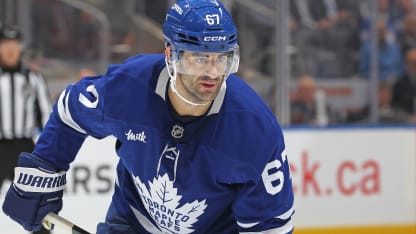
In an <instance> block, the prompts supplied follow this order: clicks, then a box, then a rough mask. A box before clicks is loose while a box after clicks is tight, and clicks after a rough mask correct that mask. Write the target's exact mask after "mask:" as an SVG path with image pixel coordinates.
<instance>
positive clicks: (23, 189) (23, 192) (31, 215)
mask: <svg viewBox="0 0 416 234" xmlns="http://www.w3.org/2000/svg"><path fill="white" fill-rule="evenodd" d="M65 184H66V177H65V171H61V172H56V170H55V168H54V167H53V166H52V165H50V164H49V163H47V162H45V161H43V160H41V159H40V158H38V157H36V156H34V155H32V154H29V153H21V154H20V155H19V160H18V163H17V167H16V168H15V176H14V180H13V183H12V184H11V185H10V188H9V190H8V191H7V194H6V197H5V200H4V203H3V211H4V213H5V214H6V215H8V216H10V218H12V219H13V220H15V221H16V222H18V223H20V224H21V225H22V226H23V228H24V229H26V230H27V231H37V230H39V229H40V228H41V227H42V219H43V218H44V217H45V216H46V215H47V214H48V213H49V212H55V213H57V212H59V211H60V210H61V209H62V195H63V189H64V186H65Z"/></svg>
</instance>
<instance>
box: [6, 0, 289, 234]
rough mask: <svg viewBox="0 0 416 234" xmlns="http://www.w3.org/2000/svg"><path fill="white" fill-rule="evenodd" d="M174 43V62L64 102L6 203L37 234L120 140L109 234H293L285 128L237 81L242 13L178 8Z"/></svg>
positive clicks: (173, 16)
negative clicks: (83, 172)
mask: <svg viewBox="0 0 416 234" xmlns="http://www.w3.org/2000/svg"><path fill="white" fill-rule="evenodd" d="M163 33H164V36H165V39H166V52H165V55H159V54H156V55H141V56H137V57H133V58H130V59H128V60H127V61H126V62H125V63H123V64H121V65H113V66H110V67H109V69H108V71H107V72H106V74H104V75H101V76H94V77H86V78H84V79H82V80H81V81H79V82H78V83H76V84H75V85H70V86H68V87H67V88H66V90H65V91H64V92H63V93H62V94H61V96H60V98H59V100H58V101H57V103H56V105H55V106H54V111H53V113H52V114H51V117H50V119H49V121H48V123H47V126H46V128H45V130H44V131H43V133H42V135H41V136H40V139H39V141H38V143H37V144H36V147H35V149H34V151H33V152H32V153H31V154H29V153H21V154H20V157H19V161H18V167H16V170H15V179H14V183H13V185H12V186H11V187H10V189H9V191H8V194H7V197H6V199H5V202H4V204H3V210H4V212H5V213H6V214H7V215H9V216H10V217H11V218H12V219H14V220H15V221H17V222H19V223H20V224H21V225H23V227H24V228H25V229H26V230H36V229H38V228H40V226H41V222H42V219H43V217H44V216H45V215H46V214H47V213H48V212H50V211H53V212H59V210H60V209H61V207H62V190H63V188H64V185H65V171H66V170H68V168H69V164H70V163H71V162H72V161H73V160H74V158H75V156H76V154H77V152H78V150H79V148H80V146H81V144H82V143H83V141H84V139H85V138H86V136H87V135H90V136H93V137H95V138H104V137H106V136H110V135H112V136H114V137H115V138H116V139H117V143H116V145H115V148H116V152H117V154H118V156H119V158H120V159H119V162H118V165H117V178H116V185H115V190H114V194H113V198H112V201H111V204H110V206H109V208H108V212H107V215H106V219H105V221H104V222H103V223H100V224H98V226H97V233H100V234H103V233H256V232H261V233H273V234H274V233H291V232H292V230H293V226H292V222H291V216H292V214H293V212H294V209H293V191H292V183H291V178H290V174H289V166H288V160H287V156H286V151H285V143H284V139H283V134H282V130H281V128H280V127H279V124H278V123H277V121H276V118H275V116H274V115H273V113H272V112H271V111H270V110H269V109H268V108H267V106H266V105H265V104H264V102H263V101H261V99H260V98H259V96H258V95H257V94H256V93H255V92H254V91H253V90H252V89H251V88H249V86H248V85H247V84H246V83H244V82H243V81H242V80H241V79H239V78H238V77H236V76H235V75H233V74H232V73H235V72H236V71H237V68H238V63H239V51H238V50H239V48H238V44H237V30H236V27H235V25H234V23H233V21H232V18H231V16H230V14H229V13H228V12H227V10H226V9H225V8H224V6H223V5H222V4H221V3H220V2H218V1H215V0H178V2H177V3H175V4H174V5H173V6H172V8H171V9H170V10H169V11H168V13H167V17H166V22H165V23H164V26H163ZM97 160H99V155H97Z"/></svg>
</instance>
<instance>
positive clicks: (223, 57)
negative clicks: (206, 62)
mask: <svg viewBox="0 0 416 234" xmlns="http://www.w3.org/2000/svg"><path fill="white" fill-rule="evenodd" d="M227 58H228V56H227V55H226V54H221V55H218V56H217V58H216V62H217V63H223V62H225V61H227Z"/></svg>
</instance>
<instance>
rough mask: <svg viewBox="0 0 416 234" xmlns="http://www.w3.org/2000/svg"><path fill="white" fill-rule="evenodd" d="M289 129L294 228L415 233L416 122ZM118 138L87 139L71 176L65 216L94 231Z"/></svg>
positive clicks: (5, 224) (1, 220)
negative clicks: (408, 125) (414, 124)
mask: <svg viewBox="0 0 416 234" xmlns="http://www.w3.org/2000/svg"><path fill="white" fill-rule="evenodd" d="M284 134H285V138H286V150H287V153H288V159H289V161H290V163H291V171H292V180H293V185H294V189H295V208H296V214H295V216H294V217H293V220H294V224H295V227H296V229H295V233H299V234H315V233H324V234H325V233H328V234H329V233H341V234H343V233H358V234H367V233H381V234H384V233H398V234H401V233H415V234H416V231H415V229H416V168H415V166H416V160H415V158H416V129H415V128H404V127H398V128H339V129H338V128H337V129H325V128H323V129H285V130H284ZM114 143H115V140H114V139H113V138H111V137H110V138H106V139H103V140H101V141H98V140H95V139H93V138H88V139H87V141H86V142H85V143H84V145H83V147H82V148H81V150H80V152H79V155H78V156H77V158H76V160H75V161H74V162H73V163H72V164H71V170H70V171H69V172H68V175H67V180H68V185H67V189H66V193H65V196H64V208H63V210H62V211H61V212H60V215H62V216H64V217H65V218H67V219H69V220H71V221H72V222H74V223H76V224H77V225H79V226H81V227H83V228H85V229H87V230H89V231H90V232H92V233H94V232H95V230H96V225H97V223H98V222H101V221H103V220H104V217H105V212H106V209H107V207H108V204H109V202H110V201H111V194H112V191H113V187H112V185H113V184H114V171H115V165H116V163H117V160H118V159H117V157H116V155H115V152H114ZM6 186H7V185H3V188H2V194H1V196H0V199H1V202H2V200H3V196H4V193H3V191H4V190H5V189H6ZM0 225H1V227H2V228H1V231H2V233H14V234H26V232H24V231H23V230H22V228H21V227H20V226H18V225H17V224H15V223H14V222H12V221H10V220H9V219H8V218H7V217H6V216H5V215H0ZM55 233H60V232H59V231H56V232H55Z"/></svg>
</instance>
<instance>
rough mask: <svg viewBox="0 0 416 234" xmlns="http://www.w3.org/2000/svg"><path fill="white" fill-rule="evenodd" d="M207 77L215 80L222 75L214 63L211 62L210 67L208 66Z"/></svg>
mask: <svg viewBox="0 0 416 234" xmlns="http://www.w3.org/2000/svg"><path fill="white" fill-rule="evenodd" d="M205 75H206V76H208V77H209V78H212V79H215V78H217V77H218V76H219V75H220V74H219V69H218V66H217V65H216V64H215V62H214V61H211V62H210V63H209V65H208V66H207V69H206V71H205Z"/></svg>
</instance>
